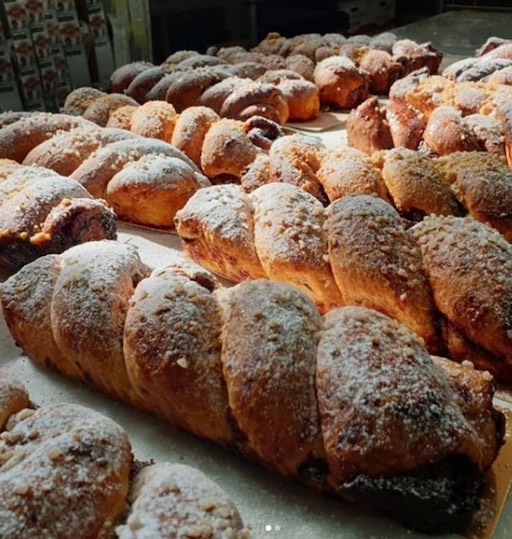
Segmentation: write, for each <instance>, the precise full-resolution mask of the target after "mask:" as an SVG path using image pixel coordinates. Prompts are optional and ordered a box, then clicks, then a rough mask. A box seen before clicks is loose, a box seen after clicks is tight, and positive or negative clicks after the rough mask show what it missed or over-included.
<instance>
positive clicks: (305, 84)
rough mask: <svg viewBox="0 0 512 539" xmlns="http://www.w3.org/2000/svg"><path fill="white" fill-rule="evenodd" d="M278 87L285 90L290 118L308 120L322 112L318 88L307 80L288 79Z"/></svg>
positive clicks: (301, 120)
mask: <svg viewBox="0 0 512 539" xmlns="http://www.w3.org/2000/svg"><path fill="white" fill-rule="evenodd" d="M277 87H278V88H279V89H280V90H281V92H283V95H284V97H285V99H286V102H287V103H288V110H289V119H290V120H297V121H300V122H307V121H309V120H313V119H315V118H316V117H317V116H318V114H319V113H320V95H319V92H318V88H317V87H316V86H315V85H314V84H313V83H312V82H310V81H307V80H300V79H299V80H293V79H286V80H283V81H281V82H280V83H279V84H278V85H277Z"/></svg>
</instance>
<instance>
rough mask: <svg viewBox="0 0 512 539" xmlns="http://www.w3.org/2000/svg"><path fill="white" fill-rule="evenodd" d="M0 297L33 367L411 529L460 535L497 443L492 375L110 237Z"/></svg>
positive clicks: (369, 316)
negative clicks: (144, 254)
mask: <svg viewBox="0 0 512 539" xmlns="http://www.w3.org/2000/svg"><path fill="white" fill-rule="evenodd" d="M0 297H1V302H2V306H3V310H4V314H5V319H6V321H7V324H8V326H9V329H10V331H11V333H12V336H13V337H14V339H15V340H16V342H17V343H18V344H19V345H21V346H22V347H23V349H24V351H25V352H26V353H27V354H28V355H29V356H30V357H31V358H32V359H33V360H34V361H36V362H38V363H43V364H47V365H48V364H49V365H52V366H53V367H54V368H56V369H57V370H58V371H60V372H63V373H65V374H68V375H70V376H73V377H75V378H80V379H86V380H88V381H90V382H91V383H92V384H94V385H96V386H97V387H99V388H101V389H102V390H103V391H105V392H107V393H109V394H110V395H112V396H114V397H117V398H119V399H121V400H124V401H125V402H129V403H131V404H134V405H136V406H139V407H143V408H145V409H148V410H151V411H154V412H157V413H159V414H160V415H161V416H163V417H164V418H165V419H166V420H168V421H169V422H171V423H173V424H176V425H178V426H180V427H182V428H185V429H187V430H189V431H191V432H193V433H194V434H196V435H198V436H202V437H205V438H208V439H211V440H214V441H216V442H218V443H221V444H223V445H225V446H227V447H231V448H235V449H237V450H238V451H240V452H242V453H243V454H244V455H246V456H247V457H249V458H251V459H256V460H258V461H260V462H261V463H262V464H264V465H265V466H266V467H268V468H269V469H272V470H276V471H278V472H280V473H282V474H284V475H286V476H290V477H293V478H298V479H301V480H302V481H304V482H305V483H307V484H309V485H311V486H313V487H314V488H316V489H319V490H322V491H326V492H331V493H334V494H336V495H338V496H341V497H342V498H344V499H348V500H352V501H363V502H365V503H367V504H368V505H369V506H372V507H376V508H379V509H382V510H385V511H387V512H388V513H389V514H391V515H393V516H394V517H396V518H397V519H399V520H400V521H402V522H404V523H405V524H406V525H408V526H411V527H413V528H416V529H418V530H427V531H437V532H441V531H443V530H452V529H460V528H464V526H465V525H466V524H467V521H468V518H469V517H470V515H471V513H472V511H473V510H474V509H475V507H476V505H477V499H478V496H479V492H480V485H481V480H482V472H483V471H484V470H486V469H487V468H488V467H489V466H490V465H491V463H492V462H493V460H494V458H495V457H496V454H497V451H498V449H499V446H500V445H501V443H502V438H503V418H502V417H501V415H500V414H498V413H497V412H496V411H495V410H493V407H492V394H493V386H492V382H491V380H492V378H491V377H490V376H489V375H488V374H487V375H486V374H481V373H479V372H477V371H475V370H473V369H472V368H471V367H469V366H460V365H457V364H452V363H451V362H448V361H447V360H442V359H439V360H436V362H435V363H434V362H433V360H432V359H431V357H430V356H429V354H428V353H427V352H426V350H425V348H424V347H423V345H422V343H421V341H420V340H419V339H418V338H417V337H415V336H414V335H413V334H412V333H410V332H409V331H408V330H407V329H406V328H405V327H404V326H401V325H400V324H399V323H397V322H395V321H393V320H391V319H390V318H388V317H386V316H384V315H382V314H379V313H377V312H376V311H372V310H368V309H365V308H361V307H346V308H341V309H335V310H333V311H331V312H330V313H329V314H328V315H326V316H325V317H321V316H320V314H319V312H318V311H317V310H316V308H315V306H314V304H313V303H312V302H311V301H310V300H309V299H308V298H307V297H306V296H305V295H303V294H302V293H301V292H300V291H298V290H297V289H296V288H294V287H289V286H287V285H284V284H279V283H275V282H272V281H265V280H261V281H252V282H245V283H242V284H240V285H238V286H235V287H233V288H228V289H222V288H219V286H218V285H217V283H216V282H215V280H214V279H213V278H212V276H211V275H210V274H208V273H207V272H205V271H204V270H201V269H200V268H196V267H194V266H192V265H187V264H183V265H177V266H173V267H166V268H162V269H159V270H155V271H154V272H153V273H150V271H149V269H148V268H147V267H146V266H145V265H144V264H142V263H141V261H140V259H139V258H138V256H137V253H136V251H135V249H134V248H133V247H132V246H130V245H124V244H120V243H115V242H108V241H104V242H89V243H88V244H84V245H81V246H78V247H74V248H72V249H70V250H68V251H67V252H66V253H64V254H63V255H50V256H47V257H44V258H41V259H39V260H37V261H36V262H34V263H32V264H30V265H28V266H25V268H23V269H22V270H21V271H20V272H18V273H17V274H16V275H14V276H13V277H11V278H10V279H9V280H7V281H6V282H5V283H4V284H3V285H2V286H1V289H0ZM41 335H44V336H45V339H41Z"/></svg>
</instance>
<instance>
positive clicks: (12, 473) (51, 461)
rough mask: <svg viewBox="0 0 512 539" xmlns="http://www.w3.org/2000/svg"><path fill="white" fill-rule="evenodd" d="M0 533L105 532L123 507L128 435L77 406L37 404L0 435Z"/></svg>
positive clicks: (58, 536)
mask: <svg viewBox="0 0 512 539" xmlns="http://www.w3.org/2000/svg"><path fill="white" fill-rule="evenodd" d="M0 462H1V466H0V536H2V537H3V538H5V539H8V538H13V539H14V538H15V537H16V538H17V537H41V538H44V539H50V538H51V539H64V538H67V537H76V538H84V539H85V538H86V537H92V536H94V537H97V536H103V534H104V533H105V534H106V533H107V532H108V530H109V528H110V527H111V526H112V523H113V521H114V520H115V518H116V516H117V515H118V514H119V513H120V512H121V510H122V509H123V504H124V498H125V496H126V491H127V488H128V474H129V467H130V462H131V454H130V444H129V441H128V438H127V435H126V434H125V433H124V432H123V431H122V430H121V428H120V427H119V426H118V425H116V424H115V423H114V422H113V421H111V420H110V419H107V418H105V417H103V416H101V415H99V414H97V413H96V412H93V411H92V410H87V409H86V408H82V407H80V406H76V405H56V406H48V407H45V408H40V409H39V410H36V411H35V412H34V413H33V414H32V415H30V416H29V417H26V418H25V419H23V420H20V421H19V422H18V423H17V424H15V425H14V427H13V428H12V429H11V430H10V431H8V432H7V433H5V434H3V435H2V437H1V439H0Z"/></svg>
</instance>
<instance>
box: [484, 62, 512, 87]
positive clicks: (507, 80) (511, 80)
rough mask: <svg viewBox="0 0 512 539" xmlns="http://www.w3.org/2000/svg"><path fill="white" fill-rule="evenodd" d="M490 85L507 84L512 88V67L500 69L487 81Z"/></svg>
mask: <svg viewBox="0 0 512 539" xmlns="http://www.w3.org/2000/svg"><path fill="white" fill-rule="evenodd" d="M487 82H488V83H489V84H506V85H507V86H512V66H510V67H504V68H503V69H498V70H497V71H495V72H494V73H491V75H489V78H488V79H487Z"/></svg>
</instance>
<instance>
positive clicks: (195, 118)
mask: <svg viewBox="0 0 512 539" xmlns="http://www.w3.org/2000/svg"><path fill="white" fill-rule="evenodd" d="M218 120H220V116H219V115H218V114H216V113H215V112H214V111H213V110H212V109H210V108H208V107H189V108H188V109H187V110H184V111H183V112H182V113H181V114H180V115H179V116H178V118H177V120H176V124H175V126H174V131H173V134H172V140H171V142H172V144H173V145H174V146H176V147H177V148H178V149H180V150H181V151H182V152H183V153H184V154H185V155H187V156H188V157H189V158H190V159H191V160H192V161H193V162H194V163H195V164H196V165H197V166H201V152H202V149H203V142H204V138H205V136H206V133H207V132H208V130H209V129H210V127H211V126H212V124H213V123H214V122H216V121H218Z"/></svg>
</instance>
